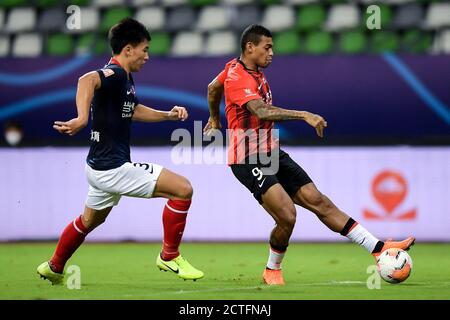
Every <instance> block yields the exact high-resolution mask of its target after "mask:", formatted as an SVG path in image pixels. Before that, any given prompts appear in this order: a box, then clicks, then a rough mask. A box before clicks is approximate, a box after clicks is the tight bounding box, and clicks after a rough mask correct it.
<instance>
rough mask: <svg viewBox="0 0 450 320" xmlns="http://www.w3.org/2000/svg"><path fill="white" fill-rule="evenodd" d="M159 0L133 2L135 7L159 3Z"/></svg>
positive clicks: (133, 0)
mask: <svg viewBox="0 0 450 320" xmlns="http://www.w3.org/2000/svg"><path fill="white" fill-rule="evenodd" d="M158 2H159V0H132V1H131V4H132V5H133V6H134V7H143V6H147V5H155V4H158Z"/></svg>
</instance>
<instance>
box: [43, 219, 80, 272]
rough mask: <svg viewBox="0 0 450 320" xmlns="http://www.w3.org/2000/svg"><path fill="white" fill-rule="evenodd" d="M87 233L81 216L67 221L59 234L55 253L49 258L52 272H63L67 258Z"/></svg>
mask: <svg viewBox="0 0 450 320" xmlns="http://www.w3.org/2000/svg"><path fill="white" fill-rule="evenodd" d="M87 234H88V230H87V229H86V227H85V226H84V225H83V223H82V222H81V216H79V217H78V218H76V219H75V220H73V221H72V222H71V223H69V225H68V226H67V227H66V228H65V229H64V231H63V233H62V234H61V237H60V238H59V241H58V245H57V246H56V250H55V253H54V254H53V257H52V259H51V260H50V264H51V267H52V270H53V271H54V272H59V273H62V272H63V270H64V265H65V264H66V262H67V260H69V258H70V257H71V256H72V254H73V253H74V252H75V251H76V250H77V249H78V247H79V246H80V245H81V244H82V243H83V241H84V238H86V235H87Z"/></svg>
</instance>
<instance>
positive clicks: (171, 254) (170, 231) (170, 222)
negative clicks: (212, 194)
mask: <svg viewBox="0 0 450 320" xmlns="http://www.w3.org/2000/svg"><path fill="white" fill-rule="evenodd" d="M190 206H191V200H169V201H167V204H166V206H165V207H164V211H163V226H164V241H163V249H162V252H161V258H162V259H163V260H166V261H168V260H172V259H174V258H176V257H178V256H179V255H180V252H179V251H178V247H179V246H180V242H181V238H182V237H183V231H184V227H185V225H186V217H187V212H188V210H189V207H190Z"/></svg>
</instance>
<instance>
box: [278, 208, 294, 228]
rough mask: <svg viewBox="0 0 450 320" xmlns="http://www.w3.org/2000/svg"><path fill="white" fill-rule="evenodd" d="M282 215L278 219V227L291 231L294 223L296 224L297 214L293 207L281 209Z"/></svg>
mask: <svg viewBox="0 0 450 320" xmlns="http://www.w3.org/2000/svg"><path fill="white" fill-rule="evenodd" d="M282 211H283V212H282V214H281V217H280V225H282V226H284V227H286V228H287V229H293V228H294V226H295V223H296V222H297V213H296V211H295V207H294V206H292V207H290V206H286V207H284V208H283V209H282Z"/></svg>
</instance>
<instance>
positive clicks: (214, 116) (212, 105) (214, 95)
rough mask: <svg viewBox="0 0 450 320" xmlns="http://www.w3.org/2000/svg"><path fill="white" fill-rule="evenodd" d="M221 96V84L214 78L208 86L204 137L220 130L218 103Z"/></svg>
mask: <svg viewBox="0 0 450 320" xmlns="http://www.w3.org/2000/svg"><path fill="white" fill-rule="evenodd" d="M222 96H223V84H222V83H220V81H219V80H218V79H217V77H216V78H214V80H213V81H211V83H210V84H208V106H209V119H208V123H207V124H206V125H205V128H203V132H204V133H205V134H206V135H210V134H211V133H212V132H213V131H214V130H215V129H220V128H222V125H221V124H220V101H222Z"/></svg>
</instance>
